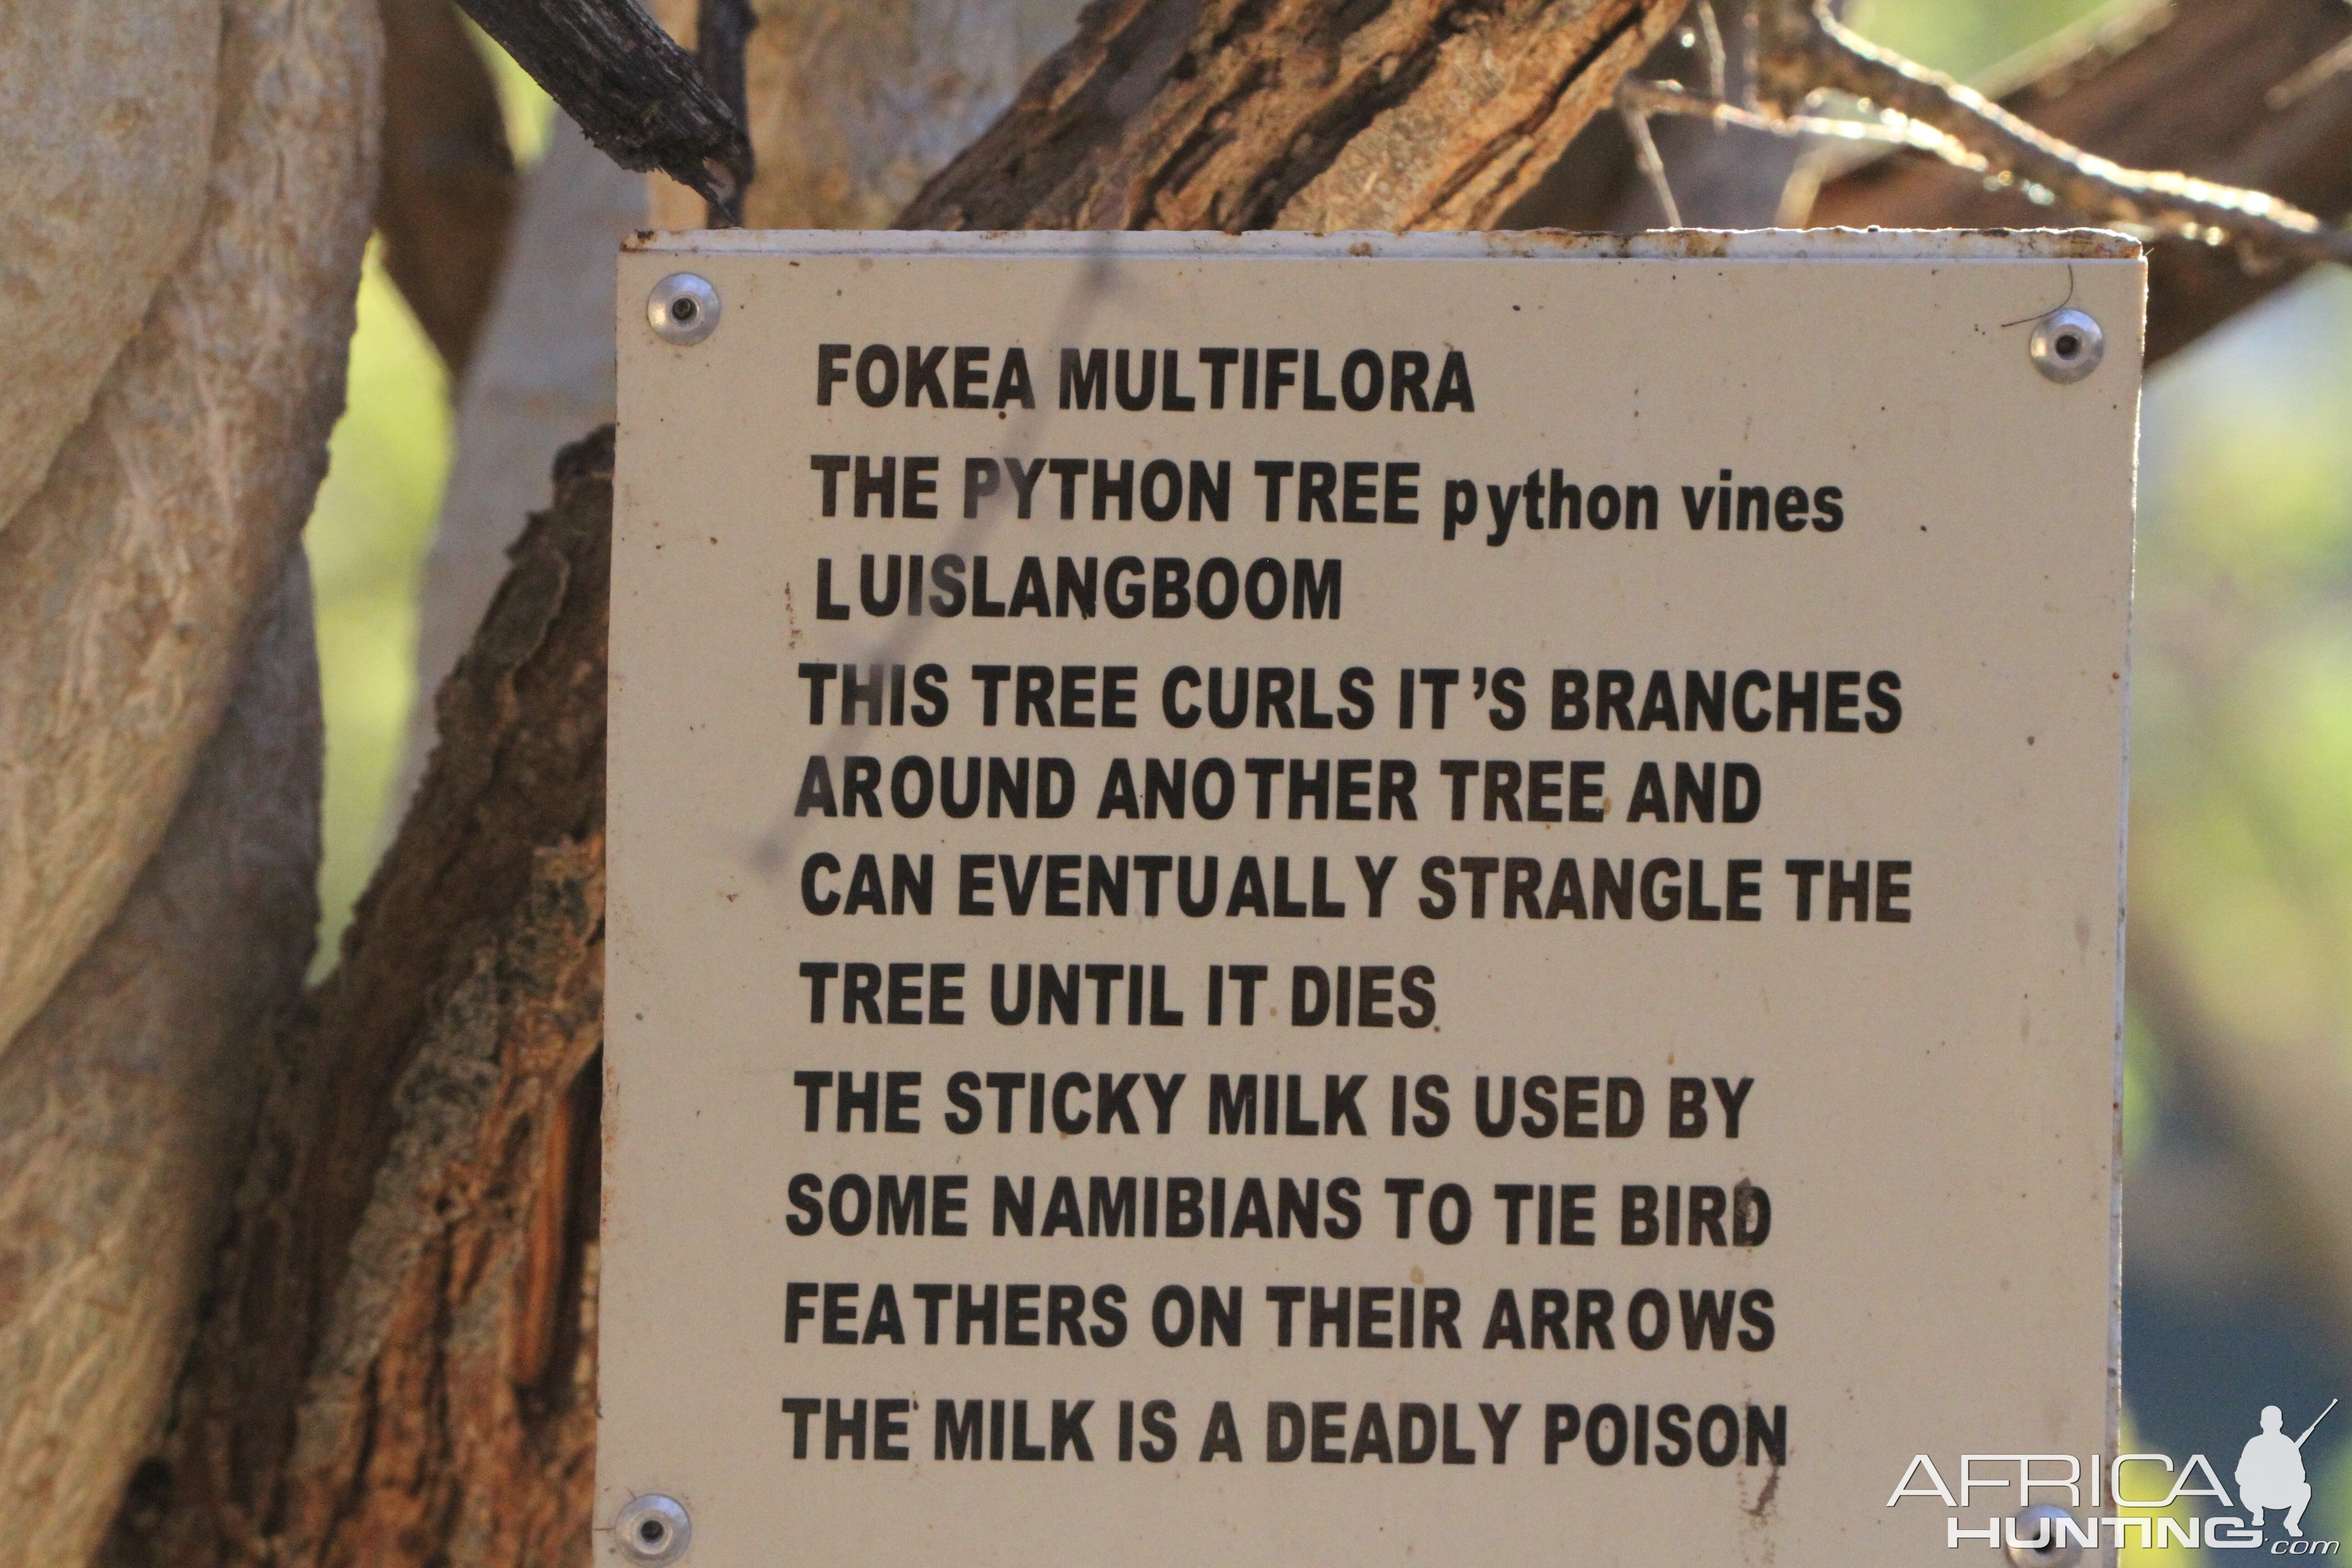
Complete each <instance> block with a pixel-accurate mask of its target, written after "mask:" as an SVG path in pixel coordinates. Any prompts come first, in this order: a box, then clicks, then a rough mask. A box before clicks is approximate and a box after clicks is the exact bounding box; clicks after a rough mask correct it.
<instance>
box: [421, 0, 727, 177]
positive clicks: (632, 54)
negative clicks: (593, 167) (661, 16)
mask: <svg viewBox="0 0 2352 1568" xmlns="http://www.w3.org/2000/svg"><path fill="white" fill-rule="evenodd" d="M462 3H463V5H465V7H466V14H467V16H471V17H473V18H474V20H475V21H476V22H478V23H479V24H481V28H482V31H484V32H486V33H488V35H489V36H490V37H493V38H496V39H497V40H498V41H499V45H500V46H501V47H504V48H505V49H506V51H507V53H509V54H510V55H512V56H513V57H514V58H515V63H516V64H517V65H520V67H522V68H523V69H525V70H527V71H529V72H530V76H531V79H532V80H533V81H536V82H537V83H539V85H540V86H541V87H543V88H545V89H547V93H548V96H549V97H551V98H552V99H554V100H555V101H556V103H557V105H558V106H560V107H561V108H562V110H563V111H564V112H565V113H566V114H569V115H570V116H572V119H573V120H574V121H578V123H579V126H580V129H581V130H582V131H583V132H587V135H588V140H589V141H591V142H594V143H595V144H596V146H597V147H598V148H599V149H601V150H602V151H603V152H604V155H605V156H606V157H608V158H610V159H612V160H613V162H614V163H618V164H620V165H621V167H623V168H624V169H635V170H637V171H639V172H640V173H642V172H644V171H646V170H648V169H659V170H660V171H661V172H662V173H663V174H667V175H668V176H669V177H670V178H671V179H673V180H676V181H677V182H678V184H682V185H685V186H687V187H688V188H689V189H691V190H694V191H696V192H698V193H699V194H700V195H701V196H702V198H703V199H704V200H705V201H708V202H711V203H713V204H715V205H719V206H729V205H730V204H733V203H736V202H740V200H741V199H742V193H743V191H744V189H745V187H747V186H748V185H750V184H751V139H750V138H749V137H748V136H746V135H745V134H744V132H743V127H742V126H741V124H740V123H739V122H738V121H737V120H736V119H735V117H734V115H733V114H732V113H731V112H730V111H729V110H728V107H727V104H726V101H725V100H723V99H721V98H720V97H719V94H717V93H716V92H714V91H712V90H711V89H710V85H709V83H708V82H706V81H704V80H703V79H702V72H701V71H700V69H698V68H697V67H696V65H695V63H694V57H693V56H692V55H690V54H688V53H687V52H686V51H685V50H684V49H682V48H680V47H677V43H676V42H675V41H673V40H672V39H671V37H670V36H669V35H668V34H667V33H665V32H663V31H662V29H661V27H660V26H659V25H657V24H656V22H655V21H654V19H653V18H652V17H651V16H647V15H646V11H645V9H644V7H642V6H641V5H638V4H637V0H462Z"/></svg>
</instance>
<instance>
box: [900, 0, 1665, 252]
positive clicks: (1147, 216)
mask: <svg viewBox="0 0 2352 1568" xmlns="http://www.w3.org/2000/svg"><path fill="white" fill-rule="evenodd" d="M1681 11H1682V0H1560V3H1558V4H1551V3H1547V0H1496V3H1491V4H1487V5H1476V6H1461V5H1449V4H1446V3H1445V0H1399V3H1398V4H1395V5H1389V6H1386V7H1382V8H1379V9H1376V10H1373V11H1372V12H1371V13H1370V15H1369V16H1366V15H1364V14H1363V13H1362V12H1361V11H1360V10H1359V9H1358V8H1355V7H1342V6H1337V5H1328V4H1324V3H1322V0H1276V4H1273V5H1251V4H1244V3H1243V0H1205V3H1203V4H1201V5H1198V7H1197V14H1196V13H1195V8H1194V7H1193V6H1192V5H1190V4H1188V3H1186V0H1101V3H1099V4H1097V5H1095V6H1093V7H1091V8H1090V9H1088V10H1087V13H1086V14H1085V15H1084V16H1082V17H1081V18H1080V21H1079V31H1078V37H1077V38H1076V40H1075V41H1074V42H1072V43H1071V44H1069V45H1068V46H1067V47H1064V48H1063V49H1062V50H1061V51H1060V52H1058V53H1057V54H1055V56H1054V57H1053V58H1051V59H1049V60H1048V61H1046V63H1045V65H1044V66H1043V67H1042V68H1040V69H1039V70H1038V72H1037V73H1036V75H1034V76H1033V77H1032V78H1031V79H1030V80H1029V83H1028V85H1027V86H1026V87H1024V88H1023V89H1022V91H1021V96H1020V97H1019V98H1018V99H1017V100H1014V102H1013V107H1012V109H1011V110H1007V111H1006V113H1005V115H1004V117H1003V119H1001V120H999V121H997V122H996V124H995V125H994V126H992V127H991V128H990V130H989V132H988V133H987V134H986V135H984V136H982V138H981V139H980V140H979V141H978V142H974V143H973V144H972V145H971V147H970V148H968V149H967V150H966V151H965V152H964V153H963V154H962V155H961V156H960V157H958V158H957V159H956V161H955V162H954V163H950V164H949V165H948V167H947V168H945V169H944V170H942V171H940V174H938V175H937V176H936V177H935V178H934V179H932V181H931V182H930V183H929V184H927V185H926V186H925V187H924V188H923V191H922V193H921V195H918V196H917V197H916V198H915V200H914V202H913V203H912V204H911V205H909V206H908V209H907V210H906V211H905V212H904V213H902V214H900V215H899V217H898V226H899V227H901V228H949V229H972V228H1174V229H1223V230H1225V231H1227V232H1232V233H1239V232H1241V231H1243V230H1245V229H1253V228H1322V229H1336V228H1387V229H1406V228H1469V227H1478V226H1485V225H1488V224H1491V223H1493V222H1494V221H1495V220H1496V218H1497V217H1498V216H1500V215H1501V214H1502V213H1503V212H1504V211H1505V210H1506V209H1507V208H1508V207H1509V206H1510V205H1511V204H1512V203H1513V202H1514V201H1515V200H1517V198H1519V197H1520V196H1522V195H1526V194H1527V193H1528V191H1530V190H1532V189H1533V188H1534V187H1535V185H1536V184H1537V182H1538V180H1539V179H1540V178H1541V177H1542V176H1543V174H1545V173H1546V172H1547V171H1548V170H1549V169H1550V167H1551V165H1552V163H1554V161H1555V160H1557V159H1558V158H1559V155H1560V154H1561V153H1563V152H1564V151H1565V150H1566V149H1567V147H1568V144H1569V142H1570V141H1571V140H1572V139H1573V138H1574V137H1575V135H1576V133H1577V132H1579V131H1580V130H1581V129H1583V126H1584V123H1585V121H1587V120H1588V119H1590V118H1591V116H1592V115H1593V114H1594V113H1595V112H1597V111H1598V110H1601V109H1603V108H1606V107H1607V106H1608V104H1609V102H1610V98H1611V94H1612V93H1613V92H1614V91H1615V89H1616V85H1617V80H1618V79H1619V78H1620V77H1622V75H1623V74H1624V72H1625V71H1626V70H1627V69H1628V68H1631V67H1632V66H1633V64H1635V63H1636V62H1638V61H1639V60H1641V59H1642V58H1643V57H1644V56H1646V55H1647V54H1648V53H1649V52H1650V50H1651V48H1652V47H1654V45H1655V44H1656V43H1657V41H1658V40H1659V38H1660V37H1663V36H1664V33H1665V31H1666V29H1667V28H1668V27H1669V26H1671V25H1672V24H1673V22H1674V21H1675V17H1676V16H1679V15H1680V14H1681Z"/></svg>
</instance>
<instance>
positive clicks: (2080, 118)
mask: <svg viewBox="0 0 2352 1568" xmlns="http://www.w3.org/2000/svg"><path fill="white" fill-rule="evenodd" d="M2347 37H2352V6H2347V5H2344V4H2343V3H2342V0H2163V3H2160V4H2150V5H2143V6H2141V7H2139V8H2137V10H2135V11H2134V12H2132V13H2129V14H2127V15H2126V16H2122V17H2119V18H2114V19H2111V20H2109V21H2108V22H2107V24H2106V26H2104V27H2102V28H2099V29H2095V30H2091V31H2087V32H2084V33H2081V34H2077V35H2073V36H2071V37H2069V38H2068V39H2067V40H2066V46H2067V47H2063V49H2061V50H2059V51H2057V52H2056V53H2055V55H2054V56H2053V58H2049V59H2048V60H2047V61H2046V62H2045V63H2043V64H2042V67H2041V68H2040V69H2039V70H2037V71H2036V72H2035V73H2034V74H2033V75H2032V78H2031V79H2029V80H2027V81H2026V82H2025V83H2024V84H2023V85H2022V86H2020V87H2018V88H2016V89H2013V90H2011V91H2009V92H2007V93H2005V94H2003V95H2002V97H2001V100H2000V101H2001V103H2002V104H2003V106H2004V107H2006V108H2008V109H2009V110H2011V111H2012V112H2014V113H2016V114H2019V115H2021V116H2022V117H2023V118H2025V119H2027V120H2029V121H2032V122H2033V123H2034V124H2036V125H2039V126H2041V127H2042V129H2044V130H2046V131H2050V132H2053V133H2055V134H2057V135H2059V136H2062V137H2064V138H2065V139H2066V140H2068V141H2070V142H2074V143H2076V144H2077V145H2079V146H2083V147H2085V148H2087V149H2089V150H2090V151H2092V152H2095V153H2103V154H2105V156H2107V157H2110V158H2113V159H2115V160H2116V162H2118V163H2124V164H2126V165H2128V166H2130V167H2133V168H2143V169H2179V170H2180V171H2182V172H2183V173H2185V174H2196V175H2200V176H2202V177H2204V178H2206V179H2210V180H2216V181H2221V182H2222V183H2225V184H2236V185H2247V186H2252V187H2253V188H2255V189H2258V190H2265V191H2269V192H2272V193H2273V194H2274V195H2281V196H2284V197H2285V198H2286V199H2287V200H2289V201H2291V202H2294V204H2295V205H2298V206H2301V207H2303V208H2305V210H2307V211H2310V212H2313V213H2315V214H2317V215H2318V216H2321V217H2323V218H2326V219H2328V220H2329V221H2331V222H2333V221H2336V220H2339V219H2341V218H2342V217H2343V216H2345V215H2346V214H2347V212H2352V158H2347V157H2346V156H2345V147H2346V146H2347V142H2352V71H2347V72H2344V73H2341V74H2339V75H2336V76H2335V77H2333V78H2330V79H2326V80H2321V81H2317V82H2315V83H2312V84H2311V85H2310V87H2309V88H2308V89H2307V90H2304V91H2300V92H2296V93H2293V94H2292V95H2277V89H2280V88H2281V87H2283V86H2285V85H2287V84H2289V83H2291V82H2292V81H2293V80H2294V78H2295V76H2296V75H2297V73H2298V72H2300V71H2302V70H2303V69H2304V68H2305V67H2306V66H2308V65H2310V64H2311V62H2312V61H2314V60H2315V59H2317V58H2320V57H2321V56H2323V55H2325V54H2326V52H2327V51H2328V50H2330V49H2332V48H2334V47H2337V46H2338V45H2340V44H2342V43H2343V42H2344V41H2345V40H2346V39H2347ZM1810 221H1811V222H1813V223H1817V224H1831V225H1835V224H1845V225H1862V224H1878V225H1881V226H1889V227H1923V228H1941V227H2000V226H2011V227H2020V226H2035V225H2040V224H2042V223H2046V222H2048V221H2049V209H2048V208H2046V207H2037V206H2035V205H2033V204H2032V203H2031V202H2029V201H2028V200H2026V198H2025V197H2024V196H2023V195H2021V194H2019V193H2017V192H2015V191H2011V190H2001V191H1989V190H1987V189H1985V186H1984V182H1983V181H1982V180H1980V179H1978V178H1976V177H1974V176H1972V175H1970V174H1966V173H1965V172H1963V171H1961V170H1958V169H1955V168H1952V167H1951V166H1949V165H1948V164H1946V163H1940V162H1938V161H1936V160H1933V159H1929V158H1926V157H1922V156H1919V155H1916V154H1910V153H1904V154H1897V155H1895V156H1893V157H1889V158H1886V159H1884V160H1881V161H1878V162H1874V163H1870V164H1868V165H1867V166H1865V167H1863V168H1860V169H1856V170H1853V172H1851V173H1848V174H1844V175H1843V176H1842V177H1840V178H1838V179H1835V180H1832V181H1831V182H1830V183H1828V184H1825V185H1824V186H1823V187H1822V191H1821V194H1820V195H1819V197H1818V198H1817V199H1816V200H1815V201H1814V202H1813V203H1812V204H1811V217H1810ZM2148 269H2149V279H2148V292H2149V302H2148V335H2147V357H2148V362H2149V363H2156V362H2157V361H2158V360H2161V359H2163V358H2165V357H2166V356H2167V355H2168V354H2172V353H2178V352H2179V350H2180V349H2182V348H2184V347H2186V346H2187V345H2188V344H2189V342H2193V341H2194V340H2196V339H2197V338H2198V337H2200V336H2201V335H2203V334H2204V333H2205V332H2207V331H2210V330H2211V329H2212V328H2213V327H2215V326H2217V325H2219V324H2220V323H2221V321H2225V320H2227V319H2228V318H2229V317H2231V315H2234V314H2235V313H2237V312H2238V311H2239V310H2243V309H2245V308H2246V307H2247V306H2249V305H2251V304H2252V303H2254V302H2255V301H2256V300H2261V299H2263V298H2264V297H2265V296H2267V295H2268V294H2269V293H2271V292H2272V291H2273V289H2278V288H2281V287H2283V286H2284V285H2285V284H2286V283H2288V282H2291V281H2292V280H2293V279H2295V278H2297V277H2299V276H2301V275H2302V273H2303V270H2304V268H2303V266H2302V265H2301V264H2298V263H2293V262H2284V263H2280V264H2278V265H2275V266H2270V267H2263V268H2248V267H2246V266H2243V265H2242V264H2241V261H2240V258H2239V257H2238V256H2237V255H2236V254H2235V253H2234V252H2233V251H2232V250H2231V248H2229V247H2217V246H2210V245H2198V244H2192V243H2190V242H2189V241H2186V240H2179V239H2166V240H2161V241H2158V244H2157V245H2156V247H2154V249H2153V250H2152V251H2151V252H2150V254H2149V258H2148Z"/></svg>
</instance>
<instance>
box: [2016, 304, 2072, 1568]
mask: <svg viewBox="0 0 2352 1568" xmlns="http://www.w3.org/2000/svg"><path fill="white" fill-rule="evenodd" d="M2085 319H2086V320H2087V319H2088V318H2085ZM2062 1519H2063V1520H2064V1521H2067V1522H2068V1523H2069V1524H2072V1523H2073V1522H2074V1515H2072V1514H2070V1513H2068V1512H2067V1511H2066V1510H2064V1509H2063V1508H2059V1507H2057V1506H2056V1505H2055V1504H2053V1503H2046V1502H2038V1503H2035V1504H2034V1505H2033V1506H2032V1508H2029V1509H2027V1510H2024V1511H2023V1512H2021V1513H2020V1514H2019V1515H2018V1516H2017V1544H2016V1545H2014V1546H2011V1547H2008V1548H2006V1549H2005V1552H2004V1553H2003V1554H2004V1555H2005V1556H2007V1557H2008V1559H2009V1560H2010V1561H2011V1563H2015V1564H2016V1565H2017V1568H2074V1565H2075V1564H2076V1563H2080V1562H2082V1560H2083V1548H2082V1547H2081V1546H2080V1545H2079V1544H2078V1543H2076V1542H2073V1541H2066V1542H2061V1540H2060V1538H2059V1535H2058V1521H2060V1520H2062ZM2037 1541H2038V1542H2041V1543H2042V1544H2041V1545H2039V1546H2036V1545H2034V1544H2033V1542H2037Z"/></svg>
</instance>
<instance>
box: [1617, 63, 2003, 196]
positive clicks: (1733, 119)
mask: <svg viewBox="0 0 2352 1568" xmlns="http://www.w3.org/2000/svg"><path fill="white" fill-rule="evenodd" d="M1617 96H1618V108H1619V110H1620V111H1621V112H1633V111H1639V112H1640V113H1641V114H1643V116H1645V117H1646V116H1648V115H1652V114H1678V115H1683V116H1685V117H1686V118H1689V119H1693V120H1709V121H1714V122H1715V123H1716V124H1717V125H1737V126H1739V127H1740V128H1741V129H1743V130H1748V131H1762V132H1768V133H1769V134H1771V135H1774V136H1824V137H1832V138H1834V139H1836V140H1839V141H1843V142H1879V143H1882V144H1884V145H1886V146H1890V147H1916V148H1917V149H1918V150H1919V151H1921V152H1924V153H1935V154H1936V155H1937V157H1939V158H1942V159H1943V160H1945V161H1946V162H1947V163H1954V164H1957V165H1958V166H1959V167H1961V168H1963V169H1968V170H1971V171H1973V172H1975V173H1979V174H1981V173H1983V172H1985V171H1986V169H1987V168H1988V167H1989V165H1988V164H1987V163H1986V162H1985V160H1984V159H1983V157H1982V156H1980V155H1979V154H1978V153H1971V152H1969V150H1968V149H1967V148H1966V147H1963V146H1961V145H1960V144H1959V143H1958V142H1955V141H1953V140H1952V139H1951V138H1950V137H1949V136H1947V135H1945V134H1944V133H1943V132H1940V131H1938V130H1937V129H1936V128H1935V127H1934V126H1932V125H1924V124H1921V123H1920V122H1919V121H1916V120H1906V119H1905V118H1904V117H1903V116H1901V115H1899V114H1882V115H1880V116H1878V117H1876V118H1874V119H1870V120H1832V119H1830V118H1828V117H1827V116H1825V115H1818V114H1794V115H1781V114H1768V113H1766V112H1764V111H1763V110H1755V109H1748V108H1746V107H1744V106H1742V105H1740V104H1737V103H1729V102H1726V101H1725V100H1722V99H1717V98H1708V97H1706V96H1704V95H1702V94H1699V93H1696V92H1693V91H1691V90H1690V89H1688V88H1685V87H1684V86H1682V85H1681V84H1679V83H1677V82H1671V81H1635V80H1633V79H1630V78H1628V79H1626V81H1625V83H1624V84H1623V86H1622V87H1621V88H1620V89H1618V94H1617ZM1644 134H1645V135H1646V132H1644ZM1635 151H1636V152H1637V153H1638V152H1639V147H1638V145H1637V146H1636V149H1635ZM1645 172H1646V171H1645Z"/></svg>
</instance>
